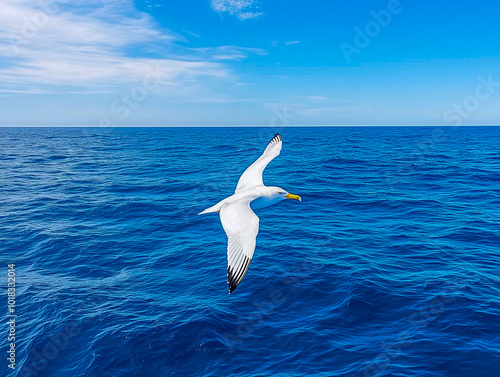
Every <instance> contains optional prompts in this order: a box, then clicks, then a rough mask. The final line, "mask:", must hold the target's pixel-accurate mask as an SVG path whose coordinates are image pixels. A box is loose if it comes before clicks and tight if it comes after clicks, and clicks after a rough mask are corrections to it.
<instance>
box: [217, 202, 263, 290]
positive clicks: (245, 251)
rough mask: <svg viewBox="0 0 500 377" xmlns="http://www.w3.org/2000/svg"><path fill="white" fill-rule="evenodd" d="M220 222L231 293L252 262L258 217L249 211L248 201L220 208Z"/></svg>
mask: <svg viewBox="0 0 500 377" xmlns="http://www.w3.org/2000/svg"><path fill="white" fill-rule="evenodd" d="M220 220H221V223H222V227H223V228H224V231H225V232H226V235H227V238H228V240H227V284H228V285H229V287H228V288H229V293H232V292H233V291H234V290H235V289H236V287H237V286H238V285H239V284H240V283H241V281H242V280H243V278H244V277H245V274H246V273H247V271H248V268H249V267H250V263H251V262H252V257H253V253H254V251H255V242H256V237H257V233H259V217H258V216H257V215H256V214H255V213H254V212H253V211H252V210H251V208H250V200H248V201H245V200H243V201H242V200H240V201H237V202H232V203H228V204H225V205H224V206H222V209H221V210H220Z"/></svg>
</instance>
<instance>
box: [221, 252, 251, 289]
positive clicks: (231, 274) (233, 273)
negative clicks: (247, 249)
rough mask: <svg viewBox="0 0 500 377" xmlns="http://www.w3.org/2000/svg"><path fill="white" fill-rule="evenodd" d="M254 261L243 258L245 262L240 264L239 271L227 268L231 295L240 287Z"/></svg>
mask: <svg viewBox="0 0 500 377" xmlns="http://www.w3.org/2000/svg"><path fill="white" fill-rule="evenodd" d="M251 263H252V260H251V259H250V258H248V257H246V256H244V257H243V262H242V263H241V264H240V267H239V269H238V270H233V269H232V268H231V267H229V266H228V267H227V284H228V289H229V294H231V293H233V292H234V290H235V289H236V288H237V287H238V285H240V283H241V281H242V280H243V278H244V277H245V275H246V273H247V271H248V269H249V268H250V264H251Z"/></svg>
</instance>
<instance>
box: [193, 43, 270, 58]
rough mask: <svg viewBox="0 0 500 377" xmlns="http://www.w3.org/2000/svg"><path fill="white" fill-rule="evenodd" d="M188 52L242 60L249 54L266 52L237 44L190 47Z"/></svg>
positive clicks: (209, 56)
mask: <svg viewBox="0 0 500 377" xmlns="http://www.w3.org/2000/svg"><path fill="white" fill-rule="evenodd" d="M190 52H191V53H194V54H197V55H198V56H200V57H205V58H210V59H212V60H243V59H246V58H248V56H249V55H267V54H268V52H267V51H266V50H263V49H260V48H250V47H238V46H218V47H199V48H191V49H190Z"/></svg>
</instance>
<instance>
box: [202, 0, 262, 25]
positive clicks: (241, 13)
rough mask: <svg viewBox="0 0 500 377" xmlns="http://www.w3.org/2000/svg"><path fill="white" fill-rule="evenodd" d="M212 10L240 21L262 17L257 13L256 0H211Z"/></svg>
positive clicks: (257, 5)
mask: <svg viewBox="0 0 500 377" xmlns="http://www.w3.org/2000/svg"><path fill="white" fill-rule="evenodd" d="M211 6H212V9H213V10H214V11H216V12H219V13H228V14H230V15H232V16H236V17H238V18H239V19H240V20H242V21H243V20H248V19H251V18H256V17H259V16H261V15H262V13H261V12H258V11H257V9H258V8H259V4H258V2H257V0H211Z"/></svg>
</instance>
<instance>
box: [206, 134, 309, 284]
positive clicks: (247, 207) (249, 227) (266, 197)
mask: <svg viewBox="0 0 500 377" xmlns="http://www.w3.org/2000/svg"><path fill="white" fill-rule="evenodd" d="M281 146H282V140H281V136H280V135H279V134H276V135H275V136H274V137H273V138H272V140H271V141H270V142H269V144H268V145H267V148H266V150H265V151H264V153H263V154H262V156H260V157H259V158H258V159H257V161H255V162H254V163H253V164H252V165H250V167H248V168H247V169H246V170H245V172H244V173H243V174H242V175H241V177H240V180H239V181H238V185H237V187H236V190H235V192H234V194H233V195H231V196H229V197H227V198H226V199H224V200H221V201H220V202H219V203H217V204H216V205H214V206H212V207H210V208H207V209H206V210H204V211H203V212H201V213H200V215H201V214H204V213H210V212H219V214H220V219H221V223H222V227H223V228H224V231H225V232H226V235H227V237H228V246H227V260H228V266H227V277H228V285H229V293H231V292H233V291H234V290H235V289H236V287H237V286H238V285H239V284H240V283H241V281H242V280H243V277H244V276H245V274H246V273H247V271H248V268H249V267H250V262H251V260H252V257H253V253H254V251H255V244H256V237H257V234H258V232H259V218H258V217H257V215H256V214H255V213H254V212H253V210H254V209H259V208H264V207H268V206H271V205H273V204H276V203H278V202H280V201H282V200H283V199H296V200H299V201H300V200H301V198H300V196H298V195H292V194H289V193H288V192H286V191H285V190H283V189H281V188H279V187H275V186H265V185H264V183H263V181H262V172H263V171H264V169H265V167H266V166H267V164H269V162H271V161H272V160H273V159H274V158H275V157H277V156H278V155H279V153H280V151H281Z"/></svg>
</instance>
